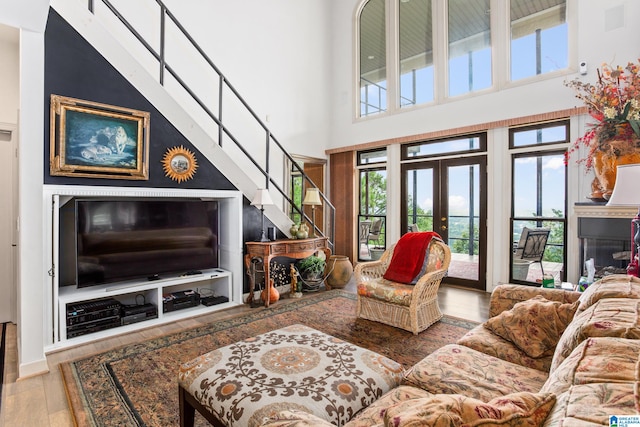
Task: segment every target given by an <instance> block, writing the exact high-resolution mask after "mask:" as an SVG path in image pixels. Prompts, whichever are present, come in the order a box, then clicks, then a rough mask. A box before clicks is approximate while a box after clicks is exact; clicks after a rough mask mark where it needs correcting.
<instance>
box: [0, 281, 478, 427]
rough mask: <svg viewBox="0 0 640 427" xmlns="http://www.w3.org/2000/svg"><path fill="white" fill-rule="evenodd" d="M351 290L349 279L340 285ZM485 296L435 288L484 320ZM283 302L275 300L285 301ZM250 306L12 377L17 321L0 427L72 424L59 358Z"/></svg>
mask: <svg viewBox="0 0 640 427" xmlns="http://www.w3.org/2000/svg"><path fill="white" fill-rule="evenodd" d="M345 289H346V290H347V291H350V292H355V284H354V283H353V280H352V281H351V282H350V283H349V284H348V285H347V287H346V288H345ZM489 298H490V294H489V293H486V292H479V291H474V290H468V289H464V288H458V287H454V286H450V285H446V284H443V285H442V286H440V289H439V291H438V303H439V304H440V308H441V310H442V312H443V313H445V314H446V315H449V316H454V317H459V318H462V319H468V320H473V321H476V322H483V321H485V320H486V319H487V316H488V313H489ZM286 302H287V300H282V301H280V302H279V304H282V303H286ZM251 310H264V308H253V309H252V308H249V307H247V306H246V305H245V306H242V307H235V308H232V309H229V310H222V311H220V312H217V313H213V314H210V315H206V316H201V317H198V318H193V319H187V320H184V321H180V322H175V323H172V324H169V325H162V326H158V327H154V328H149V329H145V330H142V331H138V332H135V333H130V334H126V335H121V336H117V337H113V338H109V339H105V340H101V341H98V342H94V343H90V344H86V345H82V346H78V347H74V348H71V349H67V350H63V351H58V352H55V353H50V354H49V355H47V362H48V364H49V369H50V371H49V373H47V374H44V375H38V376H35V377H31V378H24V379H19V380H17V371H18V366H17V360H18V354H17V343H16V325H12V324H10V325H9V327H8V328H7V349H6V355H5V357H6V359H5V372H4V385H3V390H2V402H0V427H14V426H38V427H72V426H74V423H73V419H72V417H71V413H70V412H69V407H68V404H67V398H66V394H65V390H64V383H63V381H62V375H61V373H60V370H59V367H58V365H59V364H60V363H61V362H64V361H68V360H73V359H77V358H80V357H83V356H87V355H90V354H94V353H99V352H102V351H106V350H108V349H111V348H116V347H119V346H122V345H126V344H130V343H134V342H139V341H142V340H146V339H150V338H154V337H157V336H161V335H164V334H167V333H171V332H177V331H179V330H183V329H188V328H192V327H196V326H199V325H202V324H206V323H209V322H211V321H213V320H220V319H225V318H228V317H233V316H237V315H238V314H242V313H244V312H247V311H251Z"/></svg>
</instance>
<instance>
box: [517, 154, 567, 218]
mask: <svg viewBox="0 0 640 427" xmlns="http://www.w3.org/2000/svg"><path fill="white" fill-rule="evenodd" d="M565 175H566V166H565V164H564V156H563V154H549V155H543V156H531V157H518V158H516V159H515V161H514V165H513V215H514V217H516V218H517V217H520V218H522V217H524V218H527V217H547V218H554V217H558V218H564V217H565V200H566V195H565Z"/></svg>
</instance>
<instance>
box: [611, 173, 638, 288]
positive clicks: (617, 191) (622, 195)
mask: <svg viewBox="0 0 640 427" xmlns="http://www.w3.org/2000/svg"><path fill="white" fill-rule="evenodd" d="M639 182H640V164H633V165H621V166H618V173H617V175H616V184H615V186H614V187H613V193H612V194H611V198H610V199H609V202H608V203H607V206H633V207H637V208H639V209H638V213H637V214H636V216H635V218H633V219H632V220H631V262H630V263H629V266H628V267H627V274H629V275H632V276H638V275H639V272H640V266H639V265H638V251H639V250H640V190H639V189H638V183H639Z"/></svg>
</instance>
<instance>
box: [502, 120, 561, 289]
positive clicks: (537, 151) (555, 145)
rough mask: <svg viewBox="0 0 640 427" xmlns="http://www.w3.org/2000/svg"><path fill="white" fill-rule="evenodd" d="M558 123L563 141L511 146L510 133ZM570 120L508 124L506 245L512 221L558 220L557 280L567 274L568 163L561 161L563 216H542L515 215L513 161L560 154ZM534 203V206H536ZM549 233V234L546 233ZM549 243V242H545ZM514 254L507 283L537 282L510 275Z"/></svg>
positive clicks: (525, 283) (511, 230)
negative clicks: (559, 257) (560, 226)
mask: <svg viewBox="0 0 640 427" xmlns="http://www.w3.org/2000/svg"><path fill="white" fill-rule="evenodd" d="M558 125H565V126H566V129H567V132H566V141H557V142H549V143H541V144H530V145H526V146H517V147H514V146H513V145H512V142H513V134H514V133H516V132H518V131H522V130H523V129H524V130H534V129H540V128H542V129H544V128H548V127H556V126H558ZM570 129H571V128H570V121H569V119H561V120H555V121H550V122H541V123H533V124H528V125H526V126H519V127H511V128H509V129H508V132H509V158H510V160H509V161H510V164H511V176H510V183H511V195H510V207H509V243H508V244H509V247H511V246H512V245H513V244H514V242H513V233H514V223H516V222H523V221H530V222H536V225H537V226H541V225H542V223H543V222H547V223H549V222H559V223H562V224H563V236H562V239H563V243H562V247H563V254H562V264H563V267H562V271H561V276H560V278H559V279H560V281H565V280H566V278H567V260H568V256H567V248H568V246H569V242H568V227H569V211H568V209H569V202H568V197H567V195H568V191H569V167H568V165H567V164H566V163H565V164H564V195H565V197H564V207H563V209H564V216H563V217H546V216H542V215H540V216H537V215H534V216H527V217H525V216H515V185H514V184H515V174H516V170H515V163H516V160H517V159H520V158H524V157H539V156H564V153H565V151H566V147H567V145H568V144H569V143H570V141H571V135H570ZM536 179H538V175H536ZM536 204H538V202H536ZM537 207H538V206H537ZM550 237H551V236H550ZM547 245H549V243H547ZM513 265H514V258H513V251H509V281H510V282H511V283H517V284H522V285H529V286H538V285H539V284H537V283H533V282H527V281H523V280H519V279H514V268H513Z"/></svg>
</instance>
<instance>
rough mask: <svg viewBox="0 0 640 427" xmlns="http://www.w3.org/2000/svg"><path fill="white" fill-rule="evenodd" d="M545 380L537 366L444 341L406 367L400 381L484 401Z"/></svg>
mask: <svg viewBox="0 0 640 427" xmlns="http://www.w3.org/2000/svg"><path fill="white" fill-rule="evenodd" d="M546 380H547V374H546V373H545V372H541V371H538V370H537V369H531V368H527V367H524V366H520V365H516V364H515V363H510V362H507V361H505V360H502V359H498V358H497V357H493V356H490V355H488V354H484V353H481V352H479V351H476V350H473V349H471V348H468V347H465V346H462V345H458V344H448V345H445V346H444V347H441V348H439V349H438V350H436V351H434V352H433V353H431V354H430V355H428V356H427V357H425V358H424V359H422V360H421V361H420V362H418V363H416V364H415V365H414V366H413V367H411V368H409V370H408V371H407V372H406V373H405V376H404V378H403V381H402V382H403V384H405V385H412V386H415V387H419V388H421V389H423V390H426V391H428V392H430V393H433V394H438V393H445V394H464V395H466V396H469V397H473V398H475V399H480V400H482V401H485V402H487V401H489V400H491V399H494V398H496V397H500V396H504V395H506V394H511V393H515V392H518V391H527V392H532V393H536V392H538V391H539V390H540V388H541V387H542V385H543V384H544V382H545V381H546Z"/></svg>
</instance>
